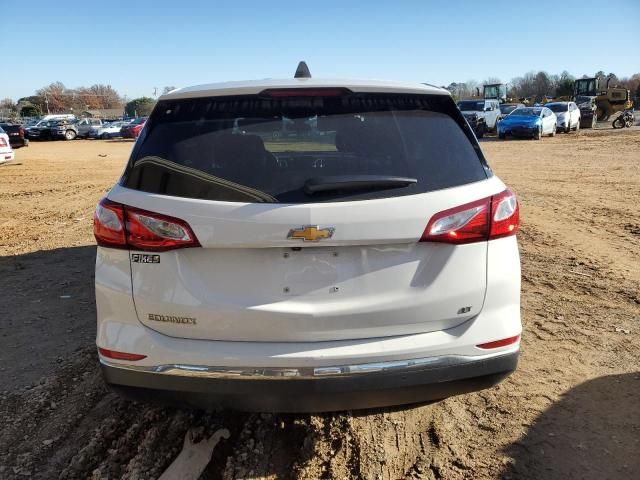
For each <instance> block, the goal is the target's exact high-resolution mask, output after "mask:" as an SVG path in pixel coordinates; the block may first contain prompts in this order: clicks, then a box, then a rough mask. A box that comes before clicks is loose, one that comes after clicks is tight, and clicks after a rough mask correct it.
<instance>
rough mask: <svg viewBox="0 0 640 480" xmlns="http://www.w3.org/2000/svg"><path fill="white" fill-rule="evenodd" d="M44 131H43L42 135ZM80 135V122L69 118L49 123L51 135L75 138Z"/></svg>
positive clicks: (67, 138) (66, 138)
mask: <svg viewBox="0 0 640 480" xmlns="http://www.w3.org/2000/svg"><path fill="white" fill-rule="evenodd" d="M43 134H44V132H41V136H42V135H43ZM77 136H78V124H77V123H73V122H70V121H68V120H54V121H52V122H50V124H49V137H50V138H52V139H56V138H64V139H65V140H73V139H75V138H76V137H77Z"/></svg>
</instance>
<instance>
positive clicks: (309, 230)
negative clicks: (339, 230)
mask: <svg viewBox="0 0 640 480" xmlns="http://www.w3.org/2000/svg"><path fill="white" fill-rule="evenodd" d="M334 231H335V228H331V227H329V228H318V226H317V225H306V226H304V227H298V228H292V229H291V230H289V235H287V238H293V239H298V240H303V241H305V242H317V241H318V240H322V239H323V238H331V237H332V236H333V232H334Z"/></svg>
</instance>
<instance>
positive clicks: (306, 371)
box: [100, 344, 520, 380]
mask: <svg viewBox="0 0 640 480" xmlns="http://www.w3.org/2000/svg"><path fill="white" fill-rule="evenodd" d="M519 348H520V345H519V344H518V345H515V346H514V347H511V348H509V349H508V350H500V351H499V352H494V353H489V354H485V355H468V356H467V355H442V356H437V357H424V358H413V359H407V360H392V361H388V362H374V363H360V364H355V365H338V366H331V367H299V368H287V367H264V368H262V367H212V366H205V365H184V364H170V365H155V366H142V365H131V364H123V363H114V362H110V361H109V360H107V359H105V358H104V357H102V356H101V357H100V363H102V364H103V365H105V366H107V367H111V368H119V369H123V370H131V371H135V372H140V373H156V374H161V375H177V376H183V377H201V378H230V379H231V378H236V379H251V380H260V379H265V380H279V379H284V380H286V379H319V378H328V377H333V378H335V377H340V376H349V375H366V374H369V373H381V372H398V373H402V372H404V371H408V370H414V369H437V368H446V367H455V366H461V365H465V364H472V363H475V362H482V361H484V360H488V359H493V358H497V357H500V356H503V355H510V354H513V353H514V352H517V351H518V350H519Z"/></svg>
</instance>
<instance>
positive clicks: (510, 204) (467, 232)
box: [420, 189, 520, 244]
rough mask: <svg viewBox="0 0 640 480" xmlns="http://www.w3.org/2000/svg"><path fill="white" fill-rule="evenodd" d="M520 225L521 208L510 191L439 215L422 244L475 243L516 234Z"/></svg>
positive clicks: (426, 231)
mask: <svg viewBox="0 0 640 480" xmlns="http://www.w3.org/2000/svg"><path fill="white" fill-rule="evenodd" d="M519 226H520V206H519V205H518V200H517V199H516V195H515V193H513V192H512V191H511V190H509V189H507V190H505V191H504V192H502V193H499V194H497V195H493V196H491V197H487V198H483V199H482V200H476V201H475V202H471V203H465V204H464V205H460V206H457V207H454V208H450V209H448V210H443V211H442V212H439V213H436V214H435V215H434V216H433V217H431V220H429V223H428V224H427V228H425V230H424V233H423V234H422V238H421V239H420V241H421V242H442V243H454V244H463V243H473V242H482V241H486V240H492V239H495V238H501V237H507V236H509V235H515V233H516V232H517V231H518V227H519Z"/></svg>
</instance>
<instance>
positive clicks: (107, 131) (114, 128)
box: [88, 122, 127, 140]
mask: <svg viewBox="0 0 640 480" xmlns="http://www.w3.org/2000/svg"><path fill="white" fill-rule="evenodd" d="M126 124H127V122H112V123H105V124H103V125H102V126H101V127H98V128H92V129H91V130H90V131H89V135H88V137H89V138H101V139H103V140H107V139H109V138H114V137H119V136H121V134H120V130H121V129H122V127H123V126H124V125H126Z"/></svg>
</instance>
